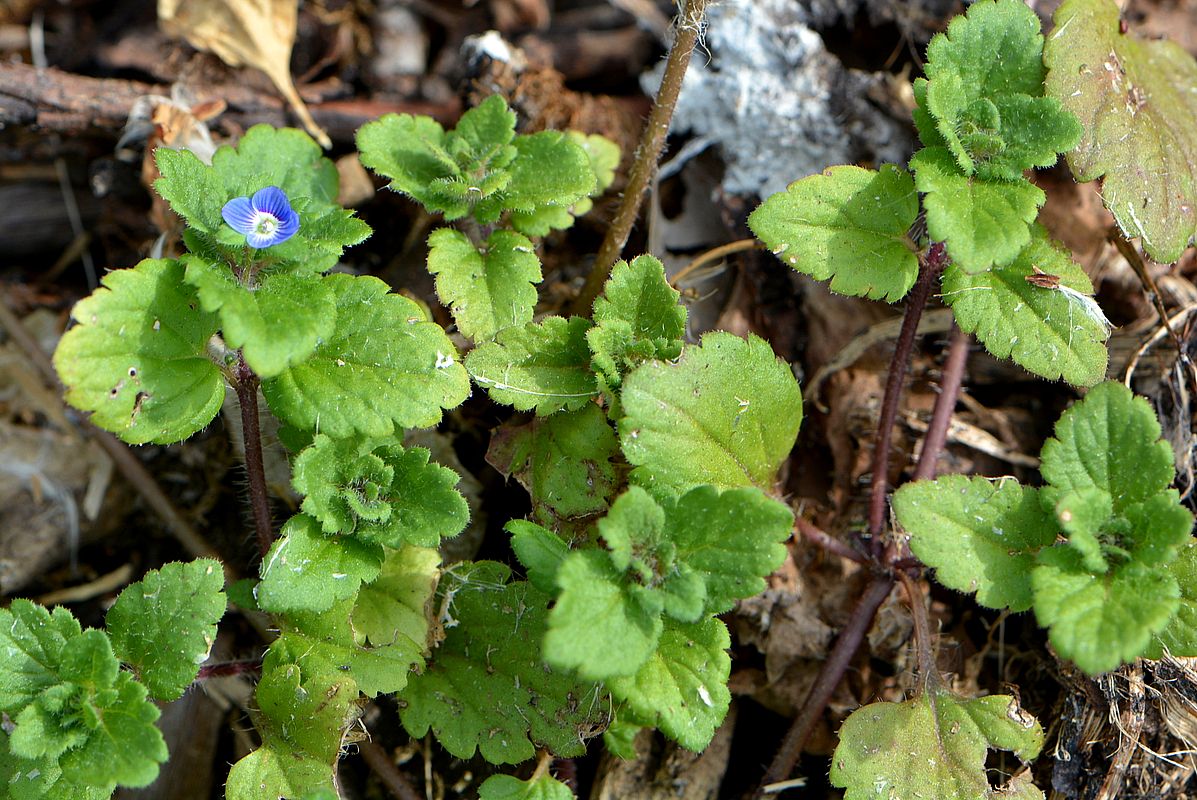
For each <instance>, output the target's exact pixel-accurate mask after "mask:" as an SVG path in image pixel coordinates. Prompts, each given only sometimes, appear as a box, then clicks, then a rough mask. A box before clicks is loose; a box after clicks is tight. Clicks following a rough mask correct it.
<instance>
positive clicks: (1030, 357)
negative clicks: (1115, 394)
mask: <svg viewBox="0 0 1197 800" xmlns="http://www.w3.org/2000/svg"><path fill="white" fill-rule="evenodd" d="M1032 232H1033V238H1032V239H1031V243H1030V244H1029V245H1027V247H1026V248H1024V249H1023V251H1022V252H1021V253H1019V255H1018V258H1017V259H1015V261H1014V263H1012V264H1010V265H1008V266H1005V267H1001V268H998V269H994V270H991V271H988V272H981V273H977V274H969V273H968V272H966V271H964V270H963V269H961V268H959V267H958V266H955V265H952V266H949V267H948V269H947V271H946V272H945V273H944V276H943V298H944V300H945V301H946V302H947V303H948V305H950V306H951V307H952V313H953V315H954V316H955V317H956V323H957V324H958V325H959V326H960V328H961V330H964V331H965V332H967V333H973V334H975V335H976V336H977V338H978V339H980V340H981V342H982V343H983V344H984V345H985V348H986V349H987V350H989V352H990V353H992V354H993V355H995V356H997V357H998V358H1012V359H1013V360H1014V362H1015V363H1017V364H1018V365H1020V366H1022V367H1023V368H1025V369H1027V370H1029V371H1030V372H1033V373H1035V374H1036V375H1039V376H1041V377H1044V378H1047V379H1049V380H1056V379H1058V378H1063V379H1064V380H1066V381H1068V382H1069V383H1071V384H1074V385H1077V386H1092V385H1093V384H1094V383H1097V382H1098V381H1099V380H1101V379H1102V378H1103V377H1104V376H1105V373H1106V362H1107V360H1108V358H1109V356H1108V354H1107V353H1106V348H1105V345H1104V342H1105V340H1106V339H1107V338H1108V337H1109V335H1110V323H1109V322H1108V321H1107V320H1106V318H1105V315H1104V314H1102V312H1101V308H1100V307H1099V306H1098V305H1097V301H1095V300H1094V299H1093V298H1092V296H1091V294H1092V291H1093V286H1092V284H1090V283H1089V278H1088V277H1087V276H1086V275H1085V273H1084V271H1083V270H1082V269H1081V268H1080V267H1079V266H1078V265H1077V264H1076V262H1074V261H1073V260H1072V259H1071V258H1070V257H1069V255H1068V253H1067V252H1066V251H1065V250H1064V249H1063V248H1062V247H1060V246H1059V245H1057V244H1056V243H1055V242H1052V241H1051V240H1049V239H1048V238H1047V234H1046V232H1045V231H1044V230H1043V229H1042V228H1040V227H1039V226H1038V225H1035V226H1033V227H1032ZM1036 269H1038V270H1039V271H1040V272H1043V273H1047V274H1049V275H1054V276H1056V277H1058V278H1059V279H1060V283H1059V286H1058V287H1057V288H1055V289H1050V288H1046V287H1044V286H1038V285H1035V284H1033V283H1031V282H1029V281H1028V280H1027V278H1028V276H1034V275H1035V274H1036V272H1035V270H1036Z"/></svg>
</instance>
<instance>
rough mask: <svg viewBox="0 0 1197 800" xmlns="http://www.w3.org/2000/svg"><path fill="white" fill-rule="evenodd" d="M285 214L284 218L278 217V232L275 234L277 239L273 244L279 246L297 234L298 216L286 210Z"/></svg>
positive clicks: (290, 210)
mask: <svg viewBox="0 0 1197 800" xmlns="http://www.w3.org/2000/svg"><path fill="white" fill-rule="evenodd" d="M287 212H288V213H287V214H285V215H284V216H282V217H279V225H278V230H277V231H276V232H275V236H276V237H277V240H276V241H275V244H281V243H282V242H285V241H287V240H288V239H290V238H291V237H292V236H294V235H295V234H296V233H298V232H299V215H298V214H296V213H295V212H294V211H293V210H292V209H287Z"/></svg>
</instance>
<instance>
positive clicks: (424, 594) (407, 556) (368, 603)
mask: <svg viewBox="0 0 1197 800" xmlns="http://www.w3.org/2000/svg"><path fill="white" fill-rule="evenodd" d="M440 563H441V556H440V553H438V552H437V551H436V550H435V549H433V548H429V547H410V546H405V547H401V548H400V549H398V550H387V555H386V560H385V561H383V563H382V570H381V572H380V573H379V575H378V577H377V578H375V579H374V580H372V581H370V583H368V584H366V585H364V586H362V590H361V592H360V593H358V596H357V603H356V605H355V606H354V609H353V627H354V630H355V631H357V633H358V634H359V635H362V636H365V637H366V640H367V641H368V642H369V643H370V644H372V645H374V646H375V647H386V646H390V645H395V644H396V643H397V642H401V643H402V644H403V647H404V648H406V649H409V650H411V651H412V652H414V653H424V652H425V651H426V649H427V647H426V643H427V642H428V639H429V619H428V613H427V610H426V607H427V606H428V604H429V603H430V602H431V601H432V595H433V592H434V591H435V590H436V582H437V576H438V575H439V567H440Z"/></svg>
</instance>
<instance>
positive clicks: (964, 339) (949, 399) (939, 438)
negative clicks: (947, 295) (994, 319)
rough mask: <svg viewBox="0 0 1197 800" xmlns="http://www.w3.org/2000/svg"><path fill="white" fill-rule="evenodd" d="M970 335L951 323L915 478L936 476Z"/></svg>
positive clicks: (922, 478) (961, 376) (956, 396)
mask: <svg viewBox="0 0 1197 800" xmlns="http://www.w3.org/2000/svg"><path fill="white" fill-rule="evenodd" d="M969 343H970V340H969V336H968V334H967V333H965V332H964V331H962V330H960V328H959V327H958V326H957V325H955V324H954V323H953V325H952V343H951V345H950V346H949V348H948V358H947V361H946V362H944V365H943V376H942V377H941V378H940V381H939V397H937V398H936V399H935V410H934V411H932V412H931V424H930V425H929V426H927V433H926V435H925V436H923V452H922V454H921V455H920V456H919V463H918V466H917V467H916V468H915V470H914V479H915V480H916V481H922V480H929V479H931V478H934V477H935V464H936V462H937V461H938V460H939V454H940V451H942V450H943V446H944V442H946V441H947V440H948V427H949V426H950V425H951V422H952V412H953V411H954V410H955V409H956V400H957V399H958V398H959V397H960V384H961V382H962V381H963V380H964V365H965V363H966V362H967V361H968V348H969Z"/></svg>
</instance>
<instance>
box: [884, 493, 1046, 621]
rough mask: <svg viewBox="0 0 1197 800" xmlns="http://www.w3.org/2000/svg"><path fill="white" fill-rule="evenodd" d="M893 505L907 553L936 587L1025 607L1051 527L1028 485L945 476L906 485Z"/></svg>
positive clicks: (983, 601) (983, 600)
mask: <svg viewBox="0 0 1197 800" xmlns="http://www.w3.org/2000/svg"><path fill="white" fill-rule="evenodd" d="M893 507H894V513H895V514H896V515H897V517H898V522H899V523H900V524H901V525H902V527H903V528H904V529H905V530H906V532H907V533H908V534H910V549H911V551H912V552H913V553H914V554H915V555H916V556H918V557H919V559H920V560H921V561H922V562H923V563H924V564H926V565H927V566H929V567H934V568H935V577H936V579H937V580H938V581H939V582H940V583H942V584H943V585H944V586H947V587H948V588H951V589H956V590H957V591H960V592H970V593H971V592H976V595H977V602H978V603H980V604H981V605H983V606H986V607H987V608H1009V609H1010V610H1011V611H1026V610H1027V609H1028V608H1030V607H1031V602H1032V597H1031V578H1030V572H1031V568H1032V567H1033V566H1034V563H1035V554H1036V553H1038V552H1039V551H1040V550H1041V549H1043V548H1045V547H1049V546H1051V545H1052V543H1053V542H1055V539H1056V535H1057V532H1058V528H1057V527H1056V525H1055V522H1054V520H1053V519H1052V517H1051V515H1050V514H1049V513H1048V512H1047V511H1046V510H1045V509H1044V508H1043V504H1042V503H1041V502H1040V501H1039V492H1038V491H1037V490H1036V489H1033V488H1031V487H1027V486H1022V485H1021V484H1020V483H1019V482H1018V481H1016V480H1014V479H1013V478H1002V479H1001V480H999V481H996V482H995V481H990V480H987V479H985V478H979V477H972V478H969V477H966V476H964V475H945V476H943V477H942V478H939V479H938V480H935V481H917V482H915V483H908V484H906V485H905V486H903V487H902V488H900V489H898V491H897V492H896V493H895V494H894V500H893Z"/></svg>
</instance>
